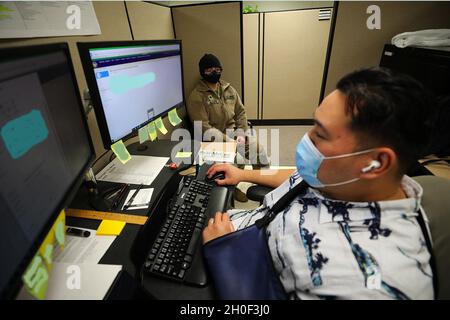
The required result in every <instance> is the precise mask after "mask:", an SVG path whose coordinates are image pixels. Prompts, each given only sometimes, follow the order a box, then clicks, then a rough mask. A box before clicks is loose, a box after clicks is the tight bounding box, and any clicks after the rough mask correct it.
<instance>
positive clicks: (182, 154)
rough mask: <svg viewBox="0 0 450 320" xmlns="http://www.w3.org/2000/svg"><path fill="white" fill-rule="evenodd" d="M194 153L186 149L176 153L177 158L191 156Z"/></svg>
mask: <svg viewBox="0 0 450 320" xmlns="http://www.w3.org/2000/svg"><path fill="white" fill-rule="evenodd" d="M191 155H192V152H190V151H189V152H186V151H178V152H177V154H176V155H175V158H190V157H191Z"/></svg>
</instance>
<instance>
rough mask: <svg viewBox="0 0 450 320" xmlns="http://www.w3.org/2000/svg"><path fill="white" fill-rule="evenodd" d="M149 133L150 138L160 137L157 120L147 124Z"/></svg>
mask: <svg viewBox="0 0 450 320" xmlns="http://www.w3.org/2000/svg"><path fill="white" fill-rule="evenodd" d="M147 130H148V135H149V136H150V140H152V141H155V140H156V138H158V133H157V132H156V126H155V122H154V121H152V122H150V123H149V124H148V125H147Z"/></svg>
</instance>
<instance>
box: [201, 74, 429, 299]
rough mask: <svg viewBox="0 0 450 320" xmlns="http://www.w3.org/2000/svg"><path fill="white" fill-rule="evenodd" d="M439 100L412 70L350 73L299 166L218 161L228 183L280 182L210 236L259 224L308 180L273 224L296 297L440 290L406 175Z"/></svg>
mask: <svg viewBox="0 0 450 320" xmlns="http://www.w3.org/2000/svg"><path fill="white" fill-rule="evenodd" d="M432 107H433V104H432V100H431V98H430V96H429V95H428V94H427V93H426V92H425V90H424V89H423V87H422V86H421V85H420V84H419V83H418V82H417V81H415V80H413V79H411V78H409V77H406V76H401V75H396V74H392V73H391V72H390V71H388V70H386V69H382V68H372V69H364V70H360V71H356V72H354V73H351V74H349V75H347V76H345V77H344V78H342V79H341V80H340V81H339V82H338V84H337V89H336V90H335V91H333V92H332V93H331V94H329V95H328V96H327V97H326V98H325V99H324V100H323V102H322V103H321V105H320V106H319V107H318V108H317V109H316V111H315V113H314V121H315V125H314V127H313V128H312V129H311V130H310V131H309V132H308V133H307V134H306V135H305V136H304V137H303V138H302V139H301V140H300V142H299V144H298V146H297V149H296V151H295V152H296V164H297V170H296V171H294V172H293V171H292V170H284V171H281V170H279V171H264V172H258V171H249V170H240V169H237V168H235V167H232V166H229V165H216V166H214V167H212V168H211V169H210V171H209V173H208V174H209V175H213V174H215V173H216V172H218V171H222V172H224V173H225V179H223V180H219V181H217V182H218V184H220V185H225V184H237V183H239V182H241V181H248V182H252V183H256V184H261V185H267V186H271V187H274V188H276V189H275V190H274V191H272V192H271V193H269V194H268V195H266V197H265V199H264V203H263V205H262V206H261V207H259V208H257V209H256V210H251V211H240V212H234V213H232V214H227V213H220V212H218V213H217V214H216V216H215V218H214V219H211V220H210V221H209V224H208V226H207V227H206V228H205V230H204V231H203V239H204V242H205V243H206V242H208V241H210V240H212V239H215V238H217V237H220V236H222V235H225V234H227V233H230V232H233V231H234V230H236V229H241V228H244V227H246V226H248V225H251V224H252V223H254V222H255V221H256V220H258V219H260V218H261V217H262V216H264V215H266V214H267V212H268V211H269V209H270V208H271V207H272V206H273V205H274V203H276V202H277V201H278V199H280V198H281V197H282V196H283V195H284V194H286V193H287V192H288V191H289V190H290V189H292V188H293V187H294V186H295V185H297V184H298V183H299V182H300V181H302V180H304V181H306V182H307V183H308V185H309V188H308V189H307V190H306V191H305V192H304V193H302V194H299V195H298V196H297V197H296V198H295V199H294V201H292V203H291V204H290V205H289V206H288V207H287V208H286V209H285V210H284V211H283V214H278V215H277V216H276V217H275V219H274V220H273V221H272V222H271V223H270V224H269V226H268V228H267V232H268V234H270V236H269V237H268V246H269V249H270V253H271V256H272V260H273V262H274V266H275V269H276V271H277V274H279V275H280V280H281V283H282V285H283V287H284V289H285V291H286V292H287V293H288V295H289V297H290V298H292V299H320V298H325V299H326V298H331V299H432V298H433V295H434V294H433V283H432V277H433V274H432V270H431V267H430V263H429V261H430V253H429V251H428V249H427V247H426V244H425V240H424V239H425V238H424V233H423V232H422V230H421V228H420V226H419V224H418V221H417V216H418V212H419V209H420V208H421V207H420V200H421V196H422V193H423V191H422V188H421V187H420V185H419V184H417V183H416V182H415V181H414V180H412V179H411V178H409V177H408V176H406V175H405V174H406V172H407V170H408V168H409V167H410V166H411V165H412V164H413V163H414V162H415V161H416V159H417V158H418V157H419V156H420V155H421V152H422V150H423V149H425V147H426V146H427V143H428V132H430V130H429V126H430V125H429V121H428V120H427V119H428V117H429V116H428V115H429V114H430V113H431V112H430V108H432ZM421 211H422V213H423V214H424V215H425V213H424V212H423V210H421ZM425 220H427V219H426V216H425Z"/></svg>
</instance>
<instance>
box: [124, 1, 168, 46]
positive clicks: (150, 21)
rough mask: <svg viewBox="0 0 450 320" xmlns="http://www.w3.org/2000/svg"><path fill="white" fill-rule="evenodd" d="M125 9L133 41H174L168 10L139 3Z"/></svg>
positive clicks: (128, 5)
mask: <svg viewBox="0 0 450 320" xmlns="http://www.w3.org/2000/svg"><path fill="white" fill-rule="evenodd" d="M127 8H128V15H129V18H130V26H131V31H132V33H133V38H134V40H148V39H152V40H156V39H174V34H173V27H172V15H171V10H170V8H168V7H165V6H160V5H156V4H152V3H148V2H140V1H128V2H127Z"/></svg>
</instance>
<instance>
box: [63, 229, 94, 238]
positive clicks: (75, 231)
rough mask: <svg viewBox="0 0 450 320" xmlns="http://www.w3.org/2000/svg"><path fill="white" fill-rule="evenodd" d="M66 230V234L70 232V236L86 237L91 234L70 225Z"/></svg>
mask: <svg viewBox="0 0 450 320" xmlns="http://www.w3.org/2000/svg"><path fill="white" fill-rule="evenodd" d="M66 232H67V234H70V235H72V236H77V237H84V238H87V237H89V236H90V235H91V233H90V232H89V231H87V230H81V229H78V228H72V227H67V229H66Z"/></svg>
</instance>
